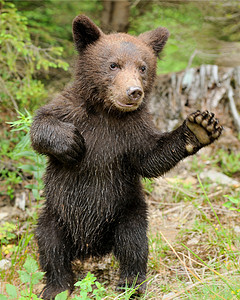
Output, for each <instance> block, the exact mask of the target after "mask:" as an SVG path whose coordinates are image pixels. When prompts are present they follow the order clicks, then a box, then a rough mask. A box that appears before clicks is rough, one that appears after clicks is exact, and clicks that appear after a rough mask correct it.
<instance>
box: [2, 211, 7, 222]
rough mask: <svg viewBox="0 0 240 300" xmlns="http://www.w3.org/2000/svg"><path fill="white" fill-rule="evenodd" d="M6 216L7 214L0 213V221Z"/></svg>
mask: <svg viewBox="0 0 240 300" xmlns="http://www.w3.org/2000/svg"><path fill="white" fill-rule="evenodd" d="M7 216H8V213H6V212H3V213H0V221H2V220H3V219H5V218H6V217H7Z"/></svg>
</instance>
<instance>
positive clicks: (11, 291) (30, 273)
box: [0, 257, 44, 300]
mask: <svg viewBox="0 0 240 300" xmlns="http://www.w3.org/2000/svg"><path fill="white" fill-rule="evenodd" d="M23 269H24V270H21V271H18V274H19V277H20V280H21V282H22V284H23V285H24V289H23V288H22V286H21V288H20V289H17V287H16V286H14V285H12V284H6V293H7V295H8V297H6V296H5V295H0V299H2V300H4V299H16V300H17V299H19V300H27V299H39V298H38V297H37V295H35V294H34V293H33V286H34V285H35V284H38V283H39V281H40V280H42V278H43V275H44V273H43V272H40V271H39V270H38V265H37V262H36V261H35V260H34V259H33V258H32V257H28V258H27V259H26V262H25V263H24V265H23Z"/></svg>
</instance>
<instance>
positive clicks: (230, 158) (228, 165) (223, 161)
mask: <svg viewBox="0 0 240 300" xmlns="http://www.w3.org/2000/svg"><path fill="white" fill-rule="evenodd" d="M213 160H214V162H215V164H216V165H217V166H219V167H220V168H221V171H222V172H223V173H224V174H226V175H228V176H232V175H233V174H235V173H237V172H239V170H240V152H237V153H234V152H230V153H229V152H227V151H224V150H223V149H219V150H218V152H217V153H216V155H215V158H214V159H213Z"/></svg>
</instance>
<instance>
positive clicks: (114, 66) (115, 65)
mask: <svg viewBox="0 0 240 300" xmlns="http://www.w3.org/2000/svg"><path fill="white" fill-rule="evenodd" d="M118 68H119V66H118V64H116V63H111V64H110V69H111V70H113V71H115V70H117V69H118Z"/></svg>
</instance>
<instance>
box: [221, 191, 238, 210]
mask: <svg viewBox="0 0 240 300" xmlns="http://www.w3.org/2000/svg"><path fill="white" fill-rule="evenodd" d="M239 196H240V195H238V196H236V197H233V196H230V195H224V197H225V198H227V199H228V201H227V202H225V203H224V204H223V206H225V207H227V208H228V209H229V210H236V211H238V212H240V197H239Z"/></svg>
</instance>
